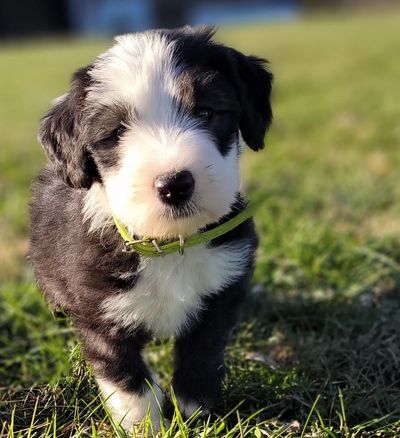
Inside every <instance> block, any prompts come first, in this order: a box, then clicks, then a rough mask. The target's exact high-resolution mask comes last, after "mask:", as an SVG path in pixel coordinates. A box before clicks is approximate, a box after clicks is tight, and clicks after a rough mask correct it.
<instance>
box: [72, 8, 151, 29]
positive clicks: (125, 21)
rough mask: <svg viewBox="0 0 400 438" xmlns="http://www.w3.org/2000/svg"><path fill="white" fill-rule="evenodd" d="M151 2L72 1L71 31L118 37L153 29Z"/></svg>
mask: <svg viewBox="0 0 400 438" xmlns="http://www.w3.org/2000/svg"><path fill="white" fill-rule="evenodd" d="M152 5H153V3H152V2H151V1H149V0H69V1H68V12H69V21H70V24H71V30H72V31H73V32H76V33H85V34H96V33H102V34H104V33H106V34H110V35H117V34H120V33H125V32H137V31H142V30H145V29H149V28H151V27H152V26H153V11H152Z"/></svg>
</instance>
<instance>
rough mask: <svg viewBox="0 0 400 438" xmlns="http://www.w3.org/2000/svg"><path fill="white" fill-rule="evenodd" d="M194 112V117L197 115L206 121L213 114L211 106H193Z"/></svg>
mask: <svg viewBox="0 0 400 438" xmlns="http://www.w3.org/2000/svg"><path fill="white" fill-rule="evenodd" d="M194 113H195V115H196V117H199V118H200V119H202V120H204V121H206V122H207V121H209V120H211V118H212V116H213V115H214V111H213V110H212V109H211V108H206V107H201V108H195V110H194Z"/></svg>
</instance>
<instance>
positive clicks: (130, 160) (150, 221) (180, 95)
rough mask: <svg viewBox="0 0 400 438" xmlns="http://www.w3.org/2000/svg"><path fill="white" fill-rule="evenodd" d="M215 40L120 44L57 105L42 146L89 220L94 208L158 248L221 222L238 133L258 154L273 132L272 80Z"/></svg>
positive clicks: (204, 32)
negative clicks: (81, 196) (159, 242)
mask: <svg viewBox="0 0 400 438" xmlns="http://www.w3.org/2000/svg"><path fill="white" fill-rule="evenodd" d="M212 34H213V32H212V29H210V28H203V27H201V28H188V27H187V28H183V29H178V30H172V31H169V30H159V31H150V32H145V33H141V34H129V35H124V36H121V37H118V38H117V39H116V41H117V42H116V44H115V45H114V46H113V47H112V48H111V49H109V50H108V51H106V52H105V53H103V54H102V55H100V56H99V57H98V58H97V59H96V60H95V62H94V63H93V64H92V65H90V66H88V67H86V68H84V69H81V70H79V71H78V72H76V73H75V75H74V77H73V79H72V86H71V90H70V91H69V92H68V93H67V94H65V95H63V96H61V97H60V98H58V99H57V100H56V101H55V102H54V105H53V107H52V108H51V109H50V111H49V112H48V114H47V115H46V116H45V117H44V119H43V121H42V124H41V128H40V134H39V137H40V141H41V143H42V145H43V147H44V149H45V150H46V152H47V154H48V156H49V158H50V160H51V161H52V162H53V163H54V165H55V167H56V169H57V172H58V173H59V175H60V176H61V177H62V178H63V179H64V180H65V182H66V183H67V184H68V185H70V186H72V187H75V188H78V189H89V191H88V194H87V196H86V198H87V200H88V201H87V203H88V204H90V207H87V210H88V211H89V210H90V212H89V215H98V214H99V210H101V211H102V214H103V216H104V217H107V216H111V215H115V216H116V217H117V218H118V219H119V220H121V221H122V222H123V223H124V224H125V225H126V226H127V227H128V228H129V229H130V231H131V232H132V233H134V234H136V235H139V236H143V235H147V236H153V237H162V238H167V237H176V236H177V235H179V234H183V235H187V234H191V233H193V232H195V231H196V230H197V229H199V228H201V227H203V226H205V225H206V224H209V223H212V222H215V221H217V220H218V219H219V218H220V217H222V216H223V215H225V214H227V213H228V212H229V210H230V206H231V205H232V203H233V202H234V200H235V196H236V194H237V192H238V190H239V174H238V156H239V152H240V144H239V140H240V134H241V137H242V138H243V140H244V142H245V143H246V144H247V145H248V146H249V147H250V148H251V149H253V150H259V149H261V148H262V147H263V144H264V143H263V142H264V136H265V132H266V130H267V129H268V126H269V124H270V122H271V118H272V113H271V107H270V92H271V82H272V75H271V74H270V73H269V72H268V71H267V70H266V69H265V62H264V61H263V60H261V59H258V58H255V57H252V56H245V55H243V54H241V53H239V52H237V51H235V50H234V49H231V48H227V47H224V46H222V45H219V44H216V43H214V42H213V41H212V40H211V38H212ZM94 198H95V199H94Z"/></svg>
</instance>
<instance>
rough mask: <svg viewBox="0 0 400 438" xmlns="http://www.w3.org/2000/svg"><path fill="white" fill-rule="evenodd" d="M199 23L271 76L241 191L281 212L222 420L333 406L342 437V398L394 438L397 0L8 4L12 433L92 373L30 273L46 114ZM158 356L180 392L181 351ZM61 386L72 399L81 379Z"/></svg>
mask: <svg viewBox="0 0 400 438" xmlns="http://www.w3.org/2000/svg"><path fill="white" fill-rule="evenodd" d="M203 23H205V24H216V25H217V26H218V28H219V30H218V32H217V34H216V37H215V38H216V40H218V41H220V42H222V43H224V44H226V45H230V46H233V47H235V48H236V49H238V50H240V51H243V52H244V53H246V54H254V55H257V56H260V57H263V58H266V59H268V60H269V62H270V68H271V70H272V71H273V73H274V75H275V82H274V88H273V96H272V101H273V108H274V122H273V125H272V128H271V130H270V132H269V134H268V135H267V138H266V145H267V147H266V149H265V151H262V152H259V153H257V154H255V153H252V152H251V151H246V152H245V154H244V157H243V160H242V173H243V180H244V188H245V190H246V191H247V192H248V193H250V195H253V194H256V193H257V192H265V193H268V200H267V202H266V203H265V205H264V206H263V208H262V209H261V210H260V211H259V212H258V213H257V215H256V222H257V227H258V230H259V233H260V248H259V253H258V259H257V267H256V272H255V276H254V283H253V293H252V295H251V300H250V304H249V306H250V307H249V309H247V310H246V311H245V313H244V319H243V322H242V324H241V326H240V328H239V330H238V332H237V333H236V335H235V338H234V342H233V344H232V346H231V347H230V349H229V350H228V379H227V381H226V384H225V387H226V396H225V398H224V401H223V403H225V407H224V408H223V409H222V410H224V409H225V411H227V410H229V409H230V408H232V407H233V406H234V405H235V403H237V402H239V401H241V400H242V398H243V394H252V398H249V399H248V400H247V401H246V403H247V404H246V403H245V404H244V405H243V406H242V408H243V409H244V410H245V411H246V409H247V411H246V412H249V413H251V412H254V411H255V410H257V409H259V408H263V407H265V406H269V407H268V411H267V417H268V418H272V417H273V416H274V415H276V416H281V414H282V413H284V414H282V418H285V421H286V420H289V421H291V420H293V419H296V420H299V421H300V422H302V421H304V419H305V418H306V417H307V415H308V412H309V409H310V406H311V405H312V403H313V401H314V400H315V398H316V397H317V395H318V394H322V397H321V399H320V401H319V405H318V406H319V409H320V411H319V412H320V413H321V415H322V417H321V418H325V419H326V421H327V423H326V424H332V425H334V427H336V426H335V425H340V424H343V421H342V420H343V419H341V420H340V421H339V420H338V418H337V417H336V412H337V411H340V410H341V409H342V408H343V406H341V405H339V404H338V403H339V400H342V399H341V398H340V397H341V394H342V393H343V395H344V397H345V400H346V409H347V420H348V421H349V424H350V423H351V424H352V425H357V424H358V426H357V427H359V429H358V430H362V429H361V428H363V427H364V426H361V425H365V424H367V423H364V422H365V421H367V420H368V421H369V420H371V419H378V418H383V417H384V418H385V421H384V422H383V423H382V420H379V421H381V422H380V423H379V422H378V420H376V422H375V423H373V422H370V423H368V424H372V423H373V424H376V425H378V424H379V425H382V424H383V425H384V426H382V427H383V428H385V427H386V428H391V429H390V431H391V433H393V435H384V432H382V430H383V429H382V430H381V432H382V433H383V435H380V436H398V431H399V430H400V429H399V428H400V423H398V425H397V426H396V427H397V429H396V428H395V427H394V426H389V424H394V423H393V421H395V420H397V421H398V419H399V418H400V411H399V403H398V400H399V398H400V389H399V388H400V362H399V358H400V329H399V324H398V321H400V299H399V291H400V176H399V170H400V104H399V103H400V86H399V84H400V55H399V54H400V2H399V0H392V1H391V0H375V1H374V0H330V1H329V0H326V1H323V0H287V1H286V0H283V1H274V0H263V1H261V0H214V1H199V0H185V1H180V0H57V1H55V0H24V1H15V0H1V2H0V66H1V69H0V419H2V418H7V417H6V413H9V412H10V409H11V408H13V407H14V405H15V403H17V401H18V403H20V404H21V405H22V407H23V408H21V410H17V414H16V416H15V421H14V424H16V425H17V424H21V425H24V424H25V425H26V424H28V425H29V424H31V419H30V418H29V412H32V409H33V407H34V406H35V403H36V402H35V400H36V399H35V398H32V392H29V394H28V395H27V393H24V392H23V394H22V395H21V394H20V393H19V392H18V391H25V390H26V391H28V388H32V387H34V388H35V391H37V393H35V394H39V395H40V397H41V399H40V402H39V408H40V407H41V406H42V405H43V409H44V411H45V409H49V408H48V406H50V405H51V406H58V404H57V403H55V402H53V401H50V402H49V400H50V399H51V397H58V395H57V394H58V393H56V392H55V391H53V389H52V388H49V387H46V384H47V383H48V382H49V381H50V382H57V381H58V380H57V379H59V378H60V377H62V376H70V375H75V374H74V373H75V372H76V370H77V369H78V368H79V366H78V365H79V363H80V362H79V358H78V359H77V358H76V348H75V346H76V339H75V337H74V335H73V331H72V330H71V328H70V327H69V326H68V325H65V324H64V325H60V324H59V323H58V322H57V321H55V320H54V318H53V317H52V315H51V314H50V312H49V311H48V310H47V308H46V306H45V305H44V303H43V300H42V297H41V294H40V292H39V291H38V290H37V288H36V286H35V281H34V279H33V276H32V272H31V270H30V266H29V260H27V255H28V252H29V220H28V203H29V198H30V185H31V184H32V181H33V180H34V178H35V176H36V175H37V173H38V171H39V169H40V168H41V166H43V164H44V162H45V160H46V158H45V156H44V154H43V152H42V150H41V147H40V145H39V144H38V143H37V140H36V135H37V129H38V124H39V120H40V117H42V116H43V114H44V113H45V112H46V110H47V109H48V107H49V104H50V102H51V100H52V99H54V98H55V97H57V96H59V95H61V94H63V93H64V92H65V91H66V90H67V89H68V84H69V80H70V77H71V74H72V72H73V71H74V70H76V69H78V68H79V67H81V66H84V65H87V64H89V63H91V62H92V61H93V59H94V58H95V57H96V56H97V55H98V54H99V53H101V52H102V51H103V50H105V49H106V48H108V47H109V46H110V45H111V44H112V37H113V36H114V35H116V34H120V33H123V32H135V31H141V30H144V29H148V28H153V27H175V26H181V25H184V24H203ZM151 348H152V349H153V350H154V351H156V353H157V355H158V356H157V357H161V379H162V381H163V382H164V383H165V382H168V378H169V377H168V376H169V373H168V372H169V371H170V365H168V364H169V362H168V359H166V358H167V357H169V353H170V352H171V347H170V345H169V346H168V344H165V345H164V344H163V345H161V346H160V345H153V346H152V347H151ZM164 352H165V353H164ZM251 352H256V353H257V354H258V356H257V355H255V356H254V355H253V356H252V355H251V354H250V353H251ZM167 353H168V354H167ZM251 357H258V358H261V359H260V360H259V362H261V363H258V364H256V365H254V362H251V360H252V359H251ZM248 358H250V359H248ZM164 359H165V362H163V360H164ZM249 360H250V362H249ZM158 363H159V365H160V360H158ZM71 364H72V365H71ZM163 364H165V365H163ZM231 364H233V366H232V368H231ZM163 367H164V368H163ZM79 369H80V368H79ZM235 370H238V371H235ZM163 379H164V380H163ZM59 382H61V383H59V385H61V388H62V390H64V389H65V390H66V391H67V392H68V391H69V389H68V388H71V381H70V380H68V381H62V380H61V381H59ZM266 382H268V384H266ZM338 388H339V389H338ZM91 391H93V394H96V390H95V385H94V384H92V386H91ZM338 391H339V392H338ZM61 392H62V391H61ZM74 394H75V393H74ZM338 394H339V395H338ZM35 397H36V395H35ZM83 398H84V397H83ZM51 400H53V399H51ZM63 403H64V402H63ZM77 403H78V402H77ZM79 403H80V402H79ZM61 404H62V403H61ZM73 404H74V403H72V402H71V403H70V402H69V401H68V406H72V405H73ZM64 405H65V403H64ZM39 408H38V409H39ZM35 409H36V408H35ZM44 411H43V412H44ZM38 412H39V411H38ZM70 414H71V415H72V416H71V418H72V417H73V413H71V412H69V411H68V409H65V410H64V411H62V410H60V411H59V412H58V415H57V421H61V420H59V418H64V420H63V421H69V420H68V418H67V417H68V415H70ZM52 415H53V413H52V412H50V413H49V412H48V411H46V412H45V414H43V418H44V419H45V418H50V417H51V416H52ZM342 417H343V416H342ZM54 418H55V417H54ZM65 418H67V419H65ZM279 418H281V417H279ZM43 421H44V420H43ZM385 422H386V423H385ZM32 424H33V423H32ZM15 427H16V426H15ZM60 427H61V426H60ZM71 427H72V426H71ZM271 427H272V426H271ZM337 427H339V426H337ZM346 427H347V426H346ZM365 427H367V426H365ZM368 427H369V426H368ZM376 427H378V426H376ZM379 427H381V426H379ZM1 430H2V429H1V427H0V435H2V434H1ZM3 430H6V429H4V428H3ZM385 430H386V429H385ZM387 430H389V429H387ZM342 432H343V431H342ZM71 433H72V432H71ZM340 433H341V432H340ZM257 436H258V435H257ZM310 436H311V435H310ZM313 436H314V435H313ZM321 436H325V435H321ZM330 436H331V435H330ZM337 436H345V435H343V434H341V435H337ZM346 436H347V435H346ZM357 436H358V435H357ZM363 436H364V435H363ZM365 436H367V435H365ZM374 436H378V435H374Z"/></svg>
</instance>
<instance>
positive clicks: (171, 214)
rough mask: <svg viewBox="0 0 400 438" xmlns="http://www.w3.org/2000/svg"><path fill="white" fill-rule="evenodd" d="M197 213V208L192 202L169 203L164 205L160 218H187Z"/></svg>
mask: <svg viewBox="0 0 400 438" xmlns="http://www.w3.org/2000/svg"><path fill="white" fill-rule="evenodd" d="M198 213H199V209H198V207H197V206H196V204H194V203H193V202H186V203H184V204H181V205H171V206H168V207H165V210H164V212H163V214H162V219H167V220H172V221H174V220H178V219H189V218H191V217H193V216H196V215H197V214H198Z"/></svg>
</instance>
